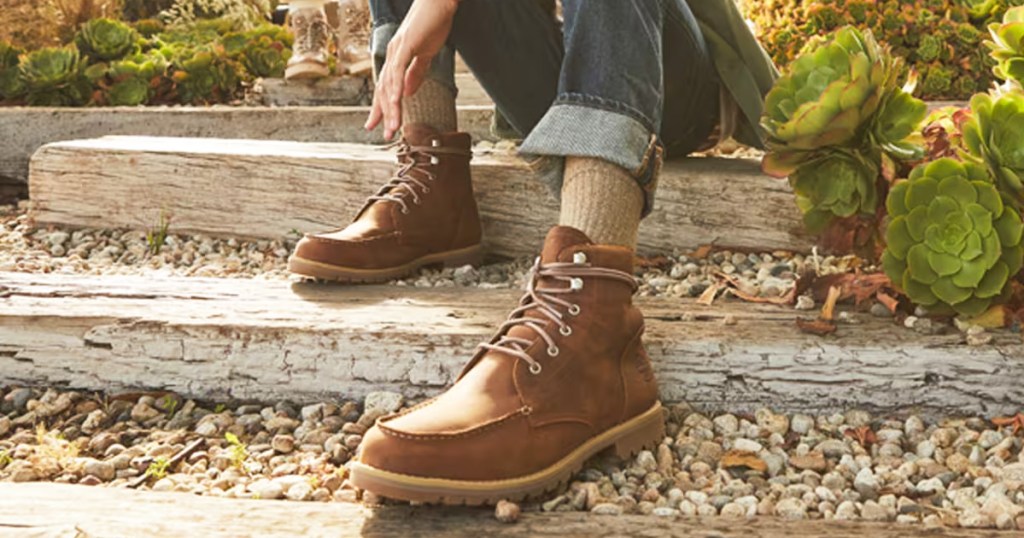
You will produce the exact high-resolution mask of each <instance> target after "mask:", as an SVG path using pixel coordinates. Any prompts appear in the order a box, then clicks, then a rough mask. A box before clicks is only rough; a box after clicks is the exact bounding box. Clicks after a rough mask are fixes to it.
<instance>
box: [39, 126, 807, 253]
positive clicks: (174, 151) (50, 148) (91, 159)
mask: <svg viewBox="0 0 1024 538" xmlns="http://www.w3.org/2000/svg"><path fill="white" fill-rule="evenodd" d="M393 159H394V156H393V154H392V153H391V152H390V151H389V150H386V149H382V148H380V147H374V146H365V145H360V144H313V143H297V142H272V141H253V140H210V139H188V138H150V137H105V138H98V139H92V140H78V141H70V142H60V143H55V144H50V145H47V146H45V147H44V148H42V149H40V150H39V152H38V153H37V154H36V155H35V156H34V157H33V159H32V173H31V176H32V177H31V181H30V184H29V193H30V197H31V199H32V200H33V204H34V209H33V210H32V213H31V215H32V217H33V218H35V220H36V221H37V222H38V223H41V224H62V225H71V226H103V227H112V226H113V227H118V226H127V227H133V228H143V229H148V228H150V227H152V226H153V225H154V223H156V222H159V220H160V213H161V211H166V212H168V213H170V214H171V215H172V220H171V229H172V230H173V231H175V232H201V233H210V234H215V235H228V236H236V237H237V236H241V237H260V238H276V237H280V236H282V235H284V234H286V233H287V232H289V231H290V230H292V229H295V230H299V231H300V232H311V231H320V230H324V229H328V228H333V227H336V226H337V225H339V224H343V223H345V224H347V223H348V222H349V221H350V220H351V218H352V217H353V216H354V213H355V212H356V211H357V210H358V209H359V208H360V207H361V206H362V204H363V201H364V200H365V198H366V196H367V195H369V194H371V193H373V192H375V191H376V190H377V189H378V188H379V186H380V185H381V184H383V183H385V182H386V181H387V180H388V178H390V177H391V174H392V173H394V164H393ZM473 167H474V168H473V174H474V185H475V189H476V193H477V200H478V202H479V206H480V211H481V215H482V218H483V221H484V240H485V243H486V246H487V248H488V249H489V252H490V253H491V254H497V255H503V256H519V255H532V254H534V253H535V252H536V249H537V248H538V247H539V245H540V244H541V241H542V240H543V237H544V234H545V232H546V231H547V229H548V228H549V227H550V226H552V225H553V224H555V223H556V222H557V217H558V202H557V201H556V200H555V199H554V198H553V197H552V196H551V195H550V193H549V191H548V188H547V187H546V186H544V185H543V184H541V182H540V181H538V180H537V179H536V178H535V177H534V174H533V173H532V172H531V170H530V168H529V166H528V165H527V164H526V162H525V161H523V160H522V159H520V158H519V157H516V156H515V155H513V154H511V153H507V152H502V153H490V154H478V155H477V156H476V158H474V160H473ZM801 230H802V226H801V224H800V218H799V212H798V211H797V209H796V206H795V204H794V202H793V195H792V192H791V191H790V190H789V186H788V185H787V184H786V182H784V181H780V180H777V179H773V178H769V177H767V176H765V175H763V174H762V173H761V172H760V170H759V168H758V165H757V163H756V162H753V161H749V160H741V159H706V158H692V159H684V160H680V161H672V162H669V163H666V165H665V167H664V170H663V174H662V177H661V180H660V187H659V192H658V199H657V202H656V205H655V210H654V213H653V214H652V215H651V216H650V217H648V218H647V220H646V221H645V222H644V225H643V226H642V227H641V235H640V249H641V251H648V252H670V251H672V250H673V249H686V248H694V247H697V246H699V245H702V244H706V243H712V242H713V243H716V244H718V245H722V246H728V247H738V248H757V249H769V250H771V249H794V250H803V249H806V248H807V247H808V246H809V244H810V243H811V242H810V240H809V239H808V238H807V237H805V236H803V235H802V232H801Z"/></svg>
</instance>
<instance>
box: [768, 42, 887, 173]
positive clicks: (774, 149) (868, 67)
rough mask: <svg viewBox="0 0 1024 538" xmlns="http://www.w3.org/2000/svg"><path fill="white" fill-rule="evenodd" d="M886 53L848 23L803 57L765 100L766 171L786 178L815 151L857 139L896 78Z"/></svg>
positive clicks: (776, 83)
mask: <svg viewBox="0 0 1024 538" xmlns="http://www.w3.org/2000/svg"><path fill="white" fill-rule="evenodd" d="M883 56H884V55H883V50H882V49H881V47H880V46H879V45H878V43H877V42H876V41H875V40H874V38H873V37H871V34H870V33H867V34H864V33H862V32H861V31H860V30H857V29H856V28H853V27H849V26H848V27H845V28H843V29H841V30H839V31H837V32H836V33H835V34H833V35H832V36H831V38H830V39H828V40H824V41H820V42H818V43H816V44H815V45H814V46H811V47H809V48H808V49H807V50H806V52H805V53H804V54H803V55H801V56H800V57H799V58H797V60H796V61H795V62H794V63H793V64H792V66H791V67H790V71H789V73H788V74H786V75H785V76H783V77H781V78H779V80H777V81H776V82H775V85H774V87H773V88H772V90H771V91H770V92H768V95H767V96H766V98H765V115H764V118H763V119H762V125H763V126H764V129H765V131H766V132H767V134H768V149H769V150H770V153H769V155H768V156H766V157H765V160H764V168H765V171H766V172H768V173H772V174H773V175H781V176H786V175H788V174H790V173H791V172H792V171H793V170H795V168H796V167H797V166H798V165H799V164H800V163H802V162H805V161H807V160H811V159H813V152H814V150H817V149H820V148H823V147H827V146H842V145H847V144H850V143H851V142H855V141H856V139H857V137H858V135H861V134H863V131H864V129H865V127H866V126H867V125H868V124H869V123H870V120H871V118H872V116H873V115H874V114H875V112H877V111H878V108H879V106H880V105H881V104H882V98H883V97H884V93H885V88H886V85H887V83H888V82H889V80H890V79H892V78H894V76H895V75H894V73H893V72H892V69H891V64H892V62H891V61H888V60H887V58H885V57H883Z"/></svg>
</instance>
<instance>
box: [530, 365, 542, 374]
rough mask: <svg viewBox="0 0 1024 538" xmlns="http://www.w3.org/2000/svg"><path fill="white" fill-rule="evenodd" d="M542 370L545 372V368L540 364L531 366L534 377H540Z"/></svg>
mask: <svg viewBox="0 0 1024 538" xmlns="http://www.w3.org/2000/svg"><path fill="white" fill-rule="evenodd" d="M541 370H543V367H541V365H540V363H539V362H535V363H533V364H531V365H530V373H531V374H533V375H539V374H540V371H541Z"/></svg>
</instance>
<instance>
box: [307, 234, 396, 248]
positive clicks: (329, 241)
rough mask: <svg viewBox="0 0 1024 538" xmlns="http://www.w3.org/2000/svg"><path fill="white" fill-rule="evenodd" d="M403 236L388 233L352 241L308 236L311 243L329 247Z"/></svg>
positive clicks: (364, 243)
mask: <svg viewBox="0 0 1024 538" xmlns="http://www.w3.org/2000/svg"><path fill="white" fill-rule="evenodd" d="M400 235H401V234H400V233H399V232H397V231H395V232H388V233H386V234H382V235H375V236H373V237H367V238H352V239H334V238H332V237H323V236H320V235H307V236H306V238H308V239H309V240H310V241H316V242H318V243H326V244H329V245H367V244H370V243H373V242H375V241H384V240H387V239H393V238H397V237H399V236H400Z"/></svg>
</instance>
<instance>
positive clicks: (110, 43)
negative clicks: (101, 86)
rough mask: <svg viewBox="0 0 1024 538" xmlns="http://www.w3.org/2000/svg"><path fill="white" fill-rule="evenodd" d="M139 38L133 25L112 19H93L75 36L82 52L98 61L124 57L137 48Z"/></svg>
mask: <svg viewBox="0 0 1024 538" xmlns="http://www.w3.org/2000/svg"><path fill="white" fill-rule="evenodd" d="M138 40H139V34H138V32H136V31H135V30H134V29H133V28H132V27H131V26H128V25H127V24H125V23H123V22H121V21H115V20H112V19H92V20H91V21H89V22H87V23H85V24H83V25H82V29H81V30H79V31H78V34H77V35H76V36H75V44H76V45H78V49H79V50H80V51H81V52H82V54H83V55H85V56H87V57H89V58H90V59H92V60H93V61H96V62H109V61H111V60H119V59H121V58H124V57H125V56H127V55H128V54H131V53H132V52H133V51H134V50H135V48H136V46H137V43H138Z"/></svg>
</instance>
